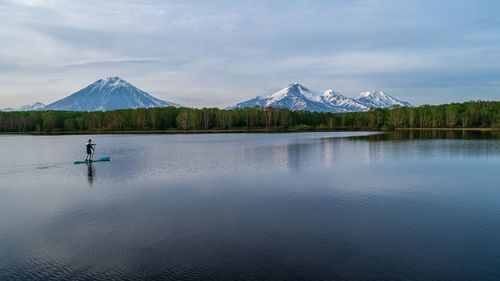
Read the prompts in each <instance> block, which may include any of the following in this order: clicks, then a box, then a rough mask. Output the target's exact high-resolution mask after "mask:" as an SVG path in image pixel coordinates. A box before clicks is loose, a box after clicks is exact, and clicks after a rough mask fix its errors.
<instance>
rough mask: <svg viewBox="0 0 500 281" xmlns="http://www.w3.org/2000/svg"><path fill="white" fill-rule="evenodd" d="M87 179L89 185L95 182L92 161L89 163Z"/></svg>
mask: <svg viewBox="0 0 500 281" xmlns="http://www.w3.org/2000/svg"><path fill="white" fill-rule="evenodd" d="M87 180H88V181H89V185H92V184H93V183H94V167H93V166H92V163H91V162H88V163H87Z"/></svg>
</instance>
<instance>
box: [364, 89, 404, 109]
mask: <svg viewBox="0 0 500 281" xmlns="http://www.w3.org/2000/svg"><path fill="white" fill-rule="evenodd" d="M359 96H360V97H359V98H358V99H357V101H358V102H360V103H362V104H364V105H365V106H367V107H369V108H372V107H377V108H386V107H391V106H412V105H411V104H410V103H409V102H406V101H401V100H398V99H396V98H394V97H392V96H390V95H388V94H386V93H384V92H382V91H366V92H362V93H360V94H359Z"/></svg>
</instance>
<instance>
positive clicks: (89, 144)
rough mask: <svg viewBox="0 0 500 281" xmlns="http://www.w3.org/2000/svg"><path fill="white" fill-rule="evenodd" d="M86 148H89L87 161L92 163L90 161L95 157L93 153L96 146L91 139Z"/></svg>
mask: <svg viewBox="0 0 500 281" xmlns="http://www.w3.org/2000/svg"><path fill="white" fill-rule="evenodd" d="M86 146H87V157H86V158H85V161H90V160H92V155H93V152H94V150H95V148H94V146H95V144H94V143H92V140H91V139H89V141H88V142H87V144H86Z"/></svg>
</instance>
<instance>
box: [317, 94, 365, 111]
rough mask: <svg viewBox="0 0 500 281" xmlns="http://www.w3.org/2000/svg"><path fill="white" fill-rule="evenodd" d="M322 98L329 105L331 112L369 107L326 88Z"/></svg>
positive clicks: (359, 109) (363, 109) (361, 109)
mask: <svg viewBox="0 0 500 281" xmlns="http://www.w3.org/2000/svg"><path fill="white" fill-rule="evenodd" d="M322 97H323V100H324V101H325V102H326V103H327V104H328V105H329V106H330V108H331V109H332V110H329V111H331V112H353V111H367V110H368V109H369V108H368V107H367V106H365V105H364V104H362V103H360V102H358V101H356V100H354V99H351V98H348V97H346V96H344V95H342V94H341V93H338V92H335V91H333V90H326V91H325V92H324V93H323V96H322Z"/></svg>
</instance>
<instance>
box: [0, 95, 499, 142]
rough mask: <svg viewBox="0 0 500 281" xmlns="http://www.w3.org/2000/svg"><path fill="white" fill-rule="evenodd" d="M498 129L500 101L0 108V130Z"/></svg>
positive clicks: (189, 131) (194, 131)
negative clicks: (338, 107) (325, 107)
mask: <svg viewBox="0 0 500 281" xmlns="http://www.w3.org/2000/svg"><path fill="white" fill-rule="evenodd" d="M367 130H370V131H394V130H483V131H495V132H496V131H499V130H500V102H496V101H472V102H465V103H453V104H445V105H423V106H418V107H393V108H389V109H371V110H369V111H367V112H348V113H331V112H309V111H291V110H288V109H278V108H245V109H219V108H202V109H196V108H176V107H163V108H148V109H124V110H115V111H106V112H74V111H26V112H0V134H40V135H45V134H100V133H106V134H113V133H127V134H134V133H135V134H143V133H149V134H162V133H166V134H168V133H171V134H175V133H274V132H316V131H321V132H324V131H367Z"/></svg>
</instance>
